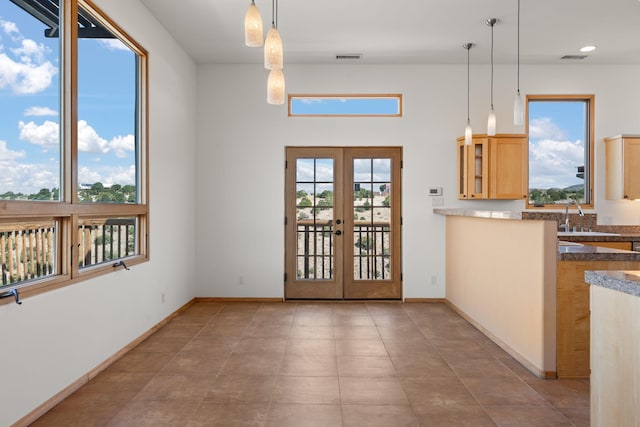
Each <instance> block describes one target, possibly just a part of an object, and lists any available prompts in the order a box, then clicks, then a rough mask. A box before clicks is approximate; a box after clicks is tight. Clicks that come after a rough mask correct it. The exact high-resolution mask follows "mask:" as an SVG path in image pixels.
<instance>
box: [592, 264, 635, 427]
mask: <svg viewBox="0 0 640 427" xmlns="http://www.w3.org/2000/svg"><path fill="white" fill-rule="evenodd" d="M585 279H586V281H587V282H588V283H589V284H591V343H592V346H591V423H592V424H591V425H617V426H637V425H640V410H638V401H640V364H639V363H638V362H639V361H640V271H638V270H635V271H588V272H587V273H586V274H585Z"/></svg>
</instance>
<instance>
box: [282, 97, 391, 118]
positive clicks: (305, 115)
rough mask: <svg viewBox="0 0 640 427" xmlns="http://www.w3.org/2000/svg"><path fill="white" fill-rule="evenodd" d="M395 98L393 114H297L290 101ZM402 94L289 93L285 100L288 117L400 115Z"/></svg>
mask: <svg viewBox="0 0 640 427" xmlns="http://www.w3.org/2000/svg"><path fill="white" fill-rule="evenodd" d="M340 98H348V99H373V98H384V99H396V100H397V101H398V112H397V113H395V114H297V113H294V112H293V111H292V108H291V103H292V101H293V100H294V99H340ZM402 108H403V106H402V94H401V93H371V94H289V95H288V101H287V111H288V115H289V117H402V114H403V111H402Z"/></svg>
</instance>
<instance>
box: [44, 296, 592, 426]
mask: <svg viewBox="0 0 640 427" xmlns="http://www.w3.org/2000/svg"><path fill="white" fill-rule="evenodd" d="M33 425H34V426H60V427H62V426H64V427H69V426H83V427H84V426H127V427H130V426H165V425H167V426H278V427H286V426H296V427H302V426H367V427H370V426H385V427H389V426H474V427H478V426H496V425H498V426H545V427H548V426H588V425H589V383H588V381H587V380H541V379H538V378H536V377H534V376H533V375H531V374H530V373H529V372H528V371H526V370H525V369H524V368H523V367H522V366H521V365H519V364H518V363H517V362H516V361H514V360H513V359H512V358H511V357H510V356H509V355H507V354H506V353H505V352H503V351H502V350H501V349H500V348H499V347H497V346H496V345H494V344H493V343H492V342H491V341H489V340H488V339H487V338H485V337H484V336H483V335H482V334H480V333H479V332H478V331H477V330H476V329H474V328H473V327H472V326H471V325H469V323H467V322H466V321H465V320H464V319H462V318H461V317H460V316H458V315H457V314H456V313H455V312H453V311H452V310H451V309H450V308H449V307H448V306H446V305H445V304H439V303H431V304H429V303H407V304H400V303H386V302H379V303H372V302H359V303H280V304H278V303H209V302H197V303H195V304H193V305H192V306H191V307H189V309H187V310H186V311H185V312H183V313H182V314H180V315H179V316H177V317H176V318H175V319H174V320H172V321H171V322H170V323H168V324H167V325H166V326H164V327H163V328H162V329H161V330H159V331H158V332H157V333H156V334H154V335H153V336H151V337H150V338H149V339H147V340H146V341H144V342H143V343H141V344H140V345H139V346H138V347H136V348H135V349H133V350H132V351H131V352H129V353H128V354H127V355H125V356H124V357H123V358H121V359H120V360H118V361H117V362H115V363H114V364H113V365H111V366H110V367H109V368H108V369H106V370H105V371H104V372H103V373H101V374H100V375H99V376H97V377H96V378H95V379H94V380H93V381H91V382H90V383H88V384H86V385H85V386H84V387H82V388H81V389H80V390H78V391H77V392H76V393H74V394H73V395H71V396H70V397H69V398H67V399H66V400H64V401H63V402H62V403H60V404H59V405H58V406H56V407H55V408H53V409H52V410H51V411H49V412H48V413H47V414H45V415H44V416H43V417H42V418H40V419H39V420H38V421H36V422H35V423H34V424H33Z"/></svg>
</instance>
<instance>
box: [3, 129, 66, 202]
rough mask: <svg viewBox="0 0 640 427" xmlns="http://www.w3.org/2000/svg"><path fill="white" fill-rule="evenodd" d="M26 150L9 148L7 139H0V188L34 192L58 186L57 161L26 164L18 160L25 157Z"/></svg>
mask: <svg viewBox="0 0 640 427" xmlns="http://www.w3.org/2000/svg"><path fill="white" fill-rule="evenodd" d="M25 157H26V153H25V152H24V151H13V150H10V149H8V148H7V143H6V142H5V141H0V169H2V174H0V188H1V189H3V191H2V192H3V193H4V192H5V191H13V192H14V193H24V194H32V193H37V192H38V191H40V189H41V188H54V187H58V182H59V181H58V163H57V161H54V162H50V163H45V164H26V163H20V162H19V161H18V160H19V159H22V158H25Z"/></svg>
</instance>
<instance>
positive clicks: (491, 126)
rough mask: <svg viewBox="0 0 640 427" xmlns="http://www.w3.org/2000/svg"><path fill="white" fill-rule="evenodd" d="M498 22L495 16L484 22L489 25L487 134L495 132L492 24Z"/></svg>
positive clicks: (491, 134) (490, 134)
mask: <svg viewBox="0 0 640 427" xmlns="http://www.w3.org/2000/svg"><path fill="white" fill-rule="evenodd" d="M496 22H498V20H497V19H496V18H489V19H487V21H486V24H487V25H488V26H490V27H491V108H489V118H488V119H487V135H488V136H494V135H495V134H496V112H495V111H494V110H493V26H494V25H495V24H496Z"/></svg>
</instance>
